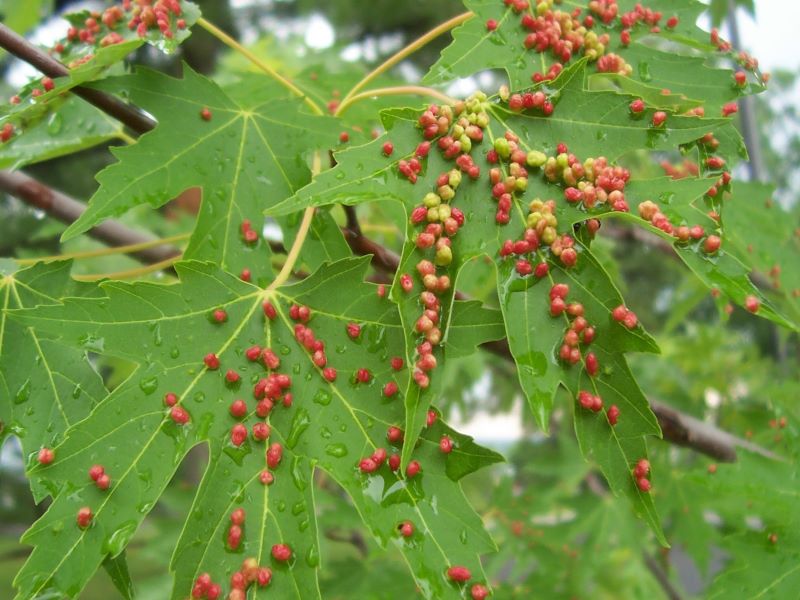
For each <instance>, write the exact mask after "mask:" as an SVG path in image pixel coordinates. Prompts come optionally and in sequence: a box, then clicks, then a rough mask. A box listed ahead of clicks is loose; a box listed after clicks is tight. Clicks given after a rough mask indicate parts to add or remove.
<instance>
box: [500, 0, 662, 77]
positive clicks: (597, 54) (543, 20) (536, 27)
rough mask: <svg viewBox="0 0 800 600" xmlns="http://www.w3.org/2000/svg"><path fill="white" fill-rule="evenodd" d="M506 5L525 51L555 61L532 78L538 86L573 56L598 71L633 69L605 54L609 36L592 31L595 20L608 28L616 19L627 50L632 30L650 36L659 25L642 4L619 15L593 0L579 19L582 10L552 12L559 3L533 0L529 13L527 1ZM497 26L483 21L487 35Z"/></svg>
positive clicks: (607, 1) (608, 2)
mask: <svg viewBox="0 0 800 600" xmlns="http://www.w3.org/2000/svg"><path fill="white" fill-rule="evenodd" d="M504 3H505V4H506V6H509V7H511V10H512V11H513V12H515V13H517V14H519V15H521V17H520V25H521V27H522V28H523V30H524V31H527V32H528V33H527V35H526V36H525V38H524V40H523V45H524V47H525V48H526V49H528V50H532V51H535V52H538V53H543V52H550V53H551V55H552V56H553V57H555V58H556V59H557V60H558V61H560V62H556V63H554V64H553V65H552V66H551V67H550V68H549V70H548V71H547V72H546V73H540V72H536V73H534V74H533V75H532V76H531V79H532V80H533V81H534V82H536V83H539V82H541V81H547V80H551V79H553V78H555V77H556V76H557V75H558V74H559V73H560V72H561V70H562V68H563V64H565V63H567V62H569V61H570V60H571V59H572V58H573V57H574V56H586V57H588V58H589V60H591V61H596V62H597V69H598V71H600V72H611V73H619V74H620V75H625V76H627V75H630V74H631V72H632V67H631V66H630V65H629V64H627V63H626V62H625V60H624V59H623V58H622V57H620V56H618V55H616V54H607V50H608V48H609V44H610V41H611V40H610V36H609V34H608V33H600V34H598V33H596V32H595V31H593V30H592V29H593V28H594V27H595V24H596V20H598V19H599V20H600V21H601V22H602V23H603V24H605V25H611V24H612V23H613V22H614V21H615V20H617V19H618V20H619V22H620V23H621V25H622V32H621V33H620V44H621V45H622V46H623V47H627V46H628V45H629V44H630V43H631V30H632V29H633V28H634V27H636V26H638V25H643V26H646V27H649V31H650V32H651V33H659V32H660V31H661V27H660V26H659V23H660V21H661V19H662V13H661V12H660V11H655V10H652V9H650V8H646V7H644V6H642V5H641V4H636V6H635V7H634V8H633V10H631V11H629V12H627V13H624V14H622V15H620V14H619V6H618V5H617V0H592V1H591V2H589V6H588V11H587V12H588V14H586V15H585V16H584V17H583V19H581V14H582V12H583V11H582V9H581V8H575V9H574V10H573V11H572V12H565V11H561V10H553V7H554V5H555V4H559V3H560V2H559V1H558V0H536V1H535V8H534V9H533V10H532V11H531V10H530V4H531V3H530V2H529V1H528V0H504ZM677 25H678V17H676V16H672V17H670V18H668V19H667V21H666V27H667V28H668V29H674V28H675V27H677ZM498 26H499V23H498V22H497V21H496V20H495V19H489V20H488V21H486V29H487V31H489V32H493V31H496V30H497V28H498Z"/></svg>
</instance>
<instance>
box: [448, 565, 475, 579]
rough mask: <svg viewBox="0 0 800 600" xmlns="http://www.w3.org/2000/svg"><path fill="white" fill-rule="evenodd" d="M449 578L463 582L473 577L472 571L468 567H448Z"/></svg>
mask: <svg viewBox="0 0 800 600" xmlns="http://www.w3.org/2000/svg"><path fill="white" fill-rule="evenodd" d="M447 578H448V579H449V580H450V581H455V582H457V583H463V582H465V581H469V580H470V579H472V573H470V570H469V569H468V568H467V567H460V566H454V567H450V568H449V569H447Z"/></svg>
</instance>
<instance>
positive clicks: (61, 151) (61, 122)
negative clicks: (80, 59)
mask: <svg viewBox="0 0 800 600" xmlns="http://www.w3.org/2000/svg"><path fill="white" fill-rule="evenodd" d="M41 108H42V110H38V111H27V112H26V113H25V115H24V119H22V118H21V117H20V116H19V115H14V114H13V113H11V114H9V115H5V116H4V117H2V118H0V127H2V126H3V125H4V124H5V123H6V122H10V123H12V124H15V125H17V126H20V127H21V129H22V132H21V134H19V135H15V136H14V137H13V138H11V139H10V140H9V141H8V142H6V143H5V144H2V145H0V168H11V169H19V168H20V167H23V166H25V165H29V164H34V163H37V162H42V161H45V160H50V159H52V158H58V157H59V156H64V155H66V154H72V153H74V152H79V151H80V150H85V149H86V148H91V147H93V146H96V145H98V144H102V143H104V142H107V141H109V140H113V139H114V138H117V137H119V136H120V134H121V133H122V131H123V126H122V124H121V123H120V122H119V121H116V120H115V119H112V118H111V117H109V116H108V115H107V114H105V113H104V112H102V111H101V110H99V109H97V108H95V107H94V106H92V105H91V104H88V103H87V102H86V101H85V100H82V99H81V98H78V97H76V96H72V95H68V96H63V97H58V98H54V99H53V100H51V101H50V102H49V103H48V104H46V105H41Z"/></svg>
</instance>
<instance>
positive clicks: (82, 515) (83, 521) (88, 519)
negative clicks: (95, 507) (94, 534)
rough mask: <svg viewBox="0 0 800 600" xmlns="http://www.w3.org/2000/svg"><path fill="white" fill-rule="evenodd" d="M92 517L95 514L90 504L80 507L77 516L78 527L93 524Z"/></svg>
mask: <svg viewBox="0 0 800 600" xmlns="http://www.w3.org/2000/svg"><path fill="white" fill-rule="evenodd" d="M92 517H94V515H93V514H92V509H91V508H89V507H88V506H84V507H82V508H80V509H78V515H77V517H76V518H75V520H76V521H77V523H78V527H80V528H81V529H86V528H87V527H89V525H91V524H92Z"/></svg>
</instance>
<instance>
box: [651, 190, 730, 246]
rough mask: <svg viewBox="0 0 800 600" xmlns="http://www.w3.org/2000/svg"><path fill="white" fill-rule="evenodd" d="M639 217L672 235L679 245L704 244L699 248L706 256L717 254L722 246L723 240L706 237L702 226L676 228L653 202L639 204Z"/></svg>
mask: <svg viewBox="0 0 800 600" xmlns="http://www.w3.org/2000/svg"><path fill="white" fill-rule="evenodd" d="M639 216H640V217H641V218H642V219H644V220H645V221H649V222H650V223H651V224H652V225H653V226H654V227H656V228H658V229H660V230H661V231H663V232H664V233H666V234H667V235H671V236H673V237H674V238H675V240H676V241H677V242H679V243H682V244H686V243H690V242H694V241H697V242H700V241H701V240H702V242H701V243H700V244H699V247H700V248H701V249H702V250H703V252H705V253H706V254H716V253H717V251H718V250H719V248H720V246H721V245H722V240H721V239H720V237H719V236H717V235H713V234H712V235H706V231H705V229H704V228H703V227H702V226H701V225H691V226H689V225H679V226H677V227H676V226H675V225H673V224H672V222H671V221H670V220H669V219H668V218H667V216H666V215H665V214H664V213H662V212H661V210H660V209H659V207H658V205H657V204H656V203H655V202H652V201H651V200H645V201H644V202H642V203H641V204H639Z"/></svg>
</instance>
